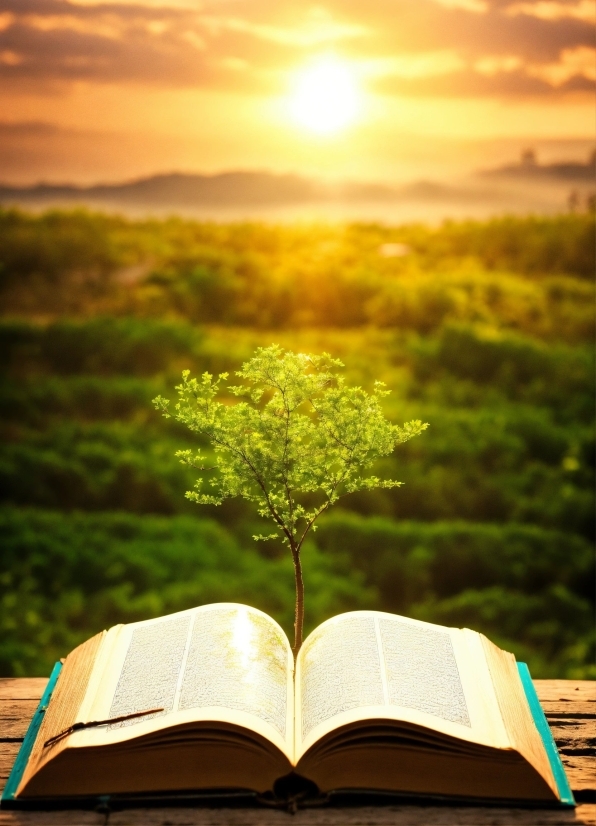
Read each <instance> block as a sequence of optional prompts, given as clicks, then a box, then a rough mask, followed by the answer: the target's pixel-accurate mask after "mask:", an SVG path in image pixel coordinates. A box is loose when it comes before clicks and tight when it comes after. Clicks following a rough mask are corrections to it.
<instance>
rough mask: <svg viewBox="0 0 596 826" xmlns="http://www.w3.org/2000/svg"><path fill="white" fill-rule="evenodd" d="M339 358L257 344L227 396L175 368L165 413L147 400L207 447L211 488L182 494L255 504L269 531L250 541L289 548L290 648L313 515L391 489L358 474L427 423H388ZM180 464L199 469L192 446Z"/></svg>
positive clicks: (297, 641)
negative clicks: (350, 383)
mask: <svg viewBox="0 0 596 826" xmlns="http://www.w3.org/2000/svg"><path fill="white" fill-rule="evenodd" d="M342 366H343V365H342V363H341V361H339V359H332V358H331V357H330V356H329V355H328V354H326V353H325V354H323V355H322V356H316V355H305V354H303V353H298V354H297V353H292V352H284V351H283V350H282V349H281V348H280V347H279V346H276V345H272V346H271V347H266V348H263V347H261V348H259V349H258V350H257V351H256V353H255V354H254V355H253V357H252V358H251V359H250V360H249V361H248V362H246V363H245V364H244V365H243V366H242V368H241V369H240V370H239V371H238V372H237V373H236V375H237V376H238V377H239V378H240V379H242V380H243V381H244V384H242V385H237V386H230V387H229V388H228V389H229V391H230V392H231V393H232V394H233V395H234V396H236V397H240V398H244V399H247V401H240V402H238V403H236V404H232V405H230V404H223V403H222V402H219V401H216V400H215V397H216V396H217V394H218V392H219V391H220V383H221V381H225V380H226V379H227V377H228V374H227V373H222V374H221V375H220V376H219V378H218V379H217V380H216V381H213V376H212V375H211V374H210V373H203V376H202V380H201V381H200V382H199V381H197V379H191V378H189V376H190V371H188V370H185V371H184V373H183V374H182V384H181V385H179V386H178V387H177V388H176V389H177V390H178V396H179V401H178V403H177V404H176V405H175V407H174V409H173V411H172V412H170V410H171V408H170V406H169V404H170V402H169V400H168V399H164V398H163V397H161V396H158V397H157V398H156V399H155V400H154V403H155V406H156V407H157V409H158V410H161V411H162V412H163V414H164V415H165V417H166V418H170V416H173V417H174V418H175V420H176V421H178V422H180V423H182V424H184V425H186V426H187V427H188V428H189V429H190V430H191V431H192V432H193V433H197V434H199V435H202V436H205V437H206V438H207V439H208V441H209V442H210V444H211V445H212V446H213V449H214V451H215V466H214V467H213V468H211V469H212V470H217V471H218V475H216V476H215V477H214V478H212V479H211V486H212V488H214V491H213V492H212V493H203V492H202V487H203V479H199V480H198V481H197V482H196V483H195V489H194V491H189V492H188V493H187V494H186V495H187V497H188V498H189V499H191V500H192V501H194V502H196V503H197V504H200V505H221V503H222V502H223V501H224V500H225V499H228V498H230V497H235V496H240V497H242V498H243V499H245V500H247V501H248V502H252V503H253V504H254V505H256V509H257V512H258V514H259V516H262V517H265V518H267V519H271V520H272V521H273V527H274V530H275V532H274V533H273V534H269V535H267V536H264V535H262V534H255V535H254V536H253V539H256V540H267V539H277V538H281V540H282V542H283V544H285V545H287V546H288V547H289V549H290V551H291V553H292V561H293V563H294V569H295V575H296V613H295V617H296V619H295V624H294V654H295V655H296V654H297V653H298V651H299V649H300V646H301V645H302V629H303V623H304V584H303V580H302V566H301V561H300V550H301V548H302V544H303V542H304V540H305V538H306V536H307V534H308V532H309V531H310V530H316V527H317V526H316V525H315V522H316V520H317V519H318V518H319V517H320V516H321V515H322V514H323V513H325V511H326V510H328V508H330V507H331V505H334V504H335V503H336V502H337V501H338V500H339V499H340V498H342V497H343V496H346V495H347V494H350V493H356V492H357V491H364V490H365V491H372V490H375V489H378V488H384V489H388V488H395V487H398V486H399V485H400V483H399V482H396V481H393V480H381V479H379V478H378V477H377V476H373V475H365V471H367V470H369V469H370V468H371V466H372V465H373V463H374V462H375V461H376V460H377V459H379V458H381V457H382V456H387V455H388V454H390V453H391V452H392V451H393V450H394V448H395V447H396V446H397V445H399V444H403V443H404V442H406V441H408V440H409V439H411V438H412V437H413V436H417V435H418V434H419V433H421V432H422V431H423V430H425V429H426V427H427V426H428V425H426V424H422V422H421V421H419V420H412V421H410V422H407V423H406V424H405V425H404V426H403V427H400V426H399V425H392V424H390V423H389V422H388V421H387V420H386V419H385V417H384V415H383V412H382V410H381V407H380V403H379V402H380V399H381V398H382V397H383V396H386V395H388V392H389V391H387V390H384V388H383V384H382V383H381V382H375V385H374V390H373V392H372V394H368V393H367V392H366V391H365V390H363V389H362V388H361V387H347V386H346V385H345V382H344V379H343V378H342V377H339V376H337V375H336V374H335V373H334V372H333V371H334V369H337V368H338V367H342ZM176 455H177V456H178V457H179V458H180V460H181V462H182V463H183V464H186V465H189V466H190V467H193V468H196V469H197V470H200V471H204V470H205V465H204V463H203V459H204V457H203V456H202V453H201V450H200V449H199V450H198V451H193V450H180V451H178V452H177V454H176Z"/></svg>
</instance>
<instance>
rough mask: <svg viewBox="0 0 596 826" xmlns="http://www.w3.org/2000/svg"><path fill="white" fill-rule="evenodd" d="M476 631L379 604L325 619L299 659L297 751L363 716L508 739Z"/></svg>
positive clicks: (486, 739)
mask: <svg viewBox="0 0 596 826" xmlns="http://www.w3.org/2000/svg"><path fill="white" fill-rule="evenodd" d="M470 634H473V632H464V631H462V630H459V629H450V628H444V627H442V626H438V625H433V624H431V623H424V622H418V621H416V620H411V619H407V618H405V617H398V616H395V615H393V614H386V613H382V612H377V611H357V612H352V613H349V614H342V615H340V616H339V617H335V618H334V619H332V620H329V621H328V622H326V623H323V625H321V626H319V628H317V629H316V630H315V631H314V632H313V633H312V634H311V635H310V636H309V637H308V638H307V640H306V641H305V643H304V645H303V647H302V649H301V651H300V655H299V658H298V664H297V675H296V735H295V737H296V754H297V757H300V756H301V754H303V753H304V752H305V751H306V750H307V749H308V748H309V747H310V746H311V745H312V744H313V743H314V742H316V741H317V740H318V739H319V738H320V737H322V736H324V735H325V734H327V733H329V732H330V731H333V730H334V729H336V728H338V727H340V726H342V725H347V724H349V723H352V722H356V721H358V720H363V719H387V720H396V721H404V722H406V723H414V724H416V725H423V726H425V727H427V728H430V729H433V730H436V731H439V732H443V733H445V734H448V735H453V736H455V737H457V738H459V739H463V740H468V741H472V742H477V743H481V744H485V745H495V746H497V747H503V746H507V745H508V743H509V741H508V738H507V734H506V732H505V729H504V726H503V723H502V718H501V714H500V710H499V706H498V703H497V700H496V696H495V692H494V688H493V686H492V682H491V679H490V674H489V671H488V667H487V664H486V659H485V656H484V653H483V651H482V646H481V645H480V644H479V643H478V645H476V644H475V642H474V638H470V636H469V635H470ZM478 636H479V635H475V637H478Z"/></svg>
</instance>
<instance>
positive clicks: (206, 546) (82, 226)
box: [0, 211, 596, 677]
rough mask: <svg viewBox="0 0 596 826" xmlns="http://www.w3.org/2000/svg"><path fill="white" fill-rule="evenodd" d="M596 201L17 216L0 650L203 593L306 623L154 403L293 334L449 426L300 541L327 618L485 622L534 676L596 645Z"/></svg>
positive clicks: (171, 606)
mask: <svg viewBox="0 0 596 826" xmlns="http://www.w3.org/2000/svg"><path fill="white" fill-rule="evenodd" d="M593 249H594V244H593V217H592V216H586V215H566V216H560V217H557V218H551V219H546V218H544V219H542V218H541V219H538V218H536V219H533V218H528V219H513V218H504V219H499V220H494V221H490V222H485V223H474V222H465V223H447V224H445V225H443V226H442V227H440V228H437V229H428V228H425V227H423V226H405V227H384V226H379V225H369V224H367V225H362V224H360V225H345V226H294V227H275V226H268V225H259V224H229V225H218V224H205V223H202V224H201V223H196V222H190V221H182V220H180V219H171V220H167V221H161V222H158V221H145V222H141V221H138V222H132V221H126V220H124V219H121V218H117V217H109V216H102V215H93V214H89V213H85V212H48V213H45V214H41V215H32V214H26V213H21V212H16V211H6V212H0V296H1V307H2V317H1V318H0V352H1V356H2V358H1V359H0V362H1V364H2V375H1V376H0V415H1V419H2V424H1V427H2V434H3V450H2V456H1V458H0V488H1V490H2V500H3V506H2V508H1V509H0V542H1V547H2V554H1V570H0V583H1V588H0V594H1V597H0V599H1V602H0V673H2V674H15V675H27V674H41V675H43V674H45V673H47V672H48V670H49V669H50V667H51V664H52V663H53V661H54V660H55V659H56V658H57V657H60V656H64V655H65V654H66V653H67V652H68V651H69V650H70V649H71V648H72V647H73V646H74V645H76V644H77V643H78V642H80V641H82V640H84V639H86V638H87V637H88V636H90V635H91V634H93V633H95V632H97V631H98V630H101V629H102V628H104V627H106V626H109V625H111V624H114V623H116V622H121V621H123V622H127V621H133V620H136V619H141V618H145V617H149V616H158V615H160V614H163V613H166V612H169V611H175V610H181V609H183V608H187V607H191V606H194V605H197V604H200V603H204V602H213V601H218V600H234V601H236V600H238V601H245V602H248V603H250V604H254V605H257V606H258V607H260V608H263V609H264V610H266V611H268V612H269V613H271V614H272V616H275V617H276V618H277V619H278V620H279V621H280V622H281V623H282V625H284V627H285V628H286V630H287V631H288V632H290V631H291V626H292V613H293V581H292V569H291V562H290V560H289V558H287V557H286V554H285V553H284V552H283V550H282V549H280V548H276V547H275V546H274V545H272V544H271V543H268V544H265V545H257V544H256V543H254V542H253V541H252V539H251V536H252V534H253V533H255V532H261V531H262V530H263V524H258V521H257V518H256V517H255V516H254V515H253V514H252V513H251V512H250V511H249V510H247V509H246V507H245V506H244V505H243V504H242V503H241V502H231V503H227V504H226V505H225V506H222V507H221V508H206V507H201V508H200V507H198V506H196V505H193V504H191V503H189V502H188V501H187V500H185V498H184V492H185V491H186V490H187V489H188V488H189V487H191V486H192V482H193V477H192V474H189V472H188V470H187V469H186V468H184V467H183V466H182V465H180V464H179V462H178V461H177V460H176V459H175V457H174V452H175V450H177V449H179V448H184V447H187V446H189V445H190V444H191V441H190V434H189V433H188V432H186V431H183V430H181V429H179V428H178V427H177V426H176V425H174V424H172V423H171V422H167V421H165V420H163V419H162V418H161V417H160V416H159V415H158V414H157V413H156V412H155V411H154V410H153V408H152V405H151V399H152V398H153V397H154V396H156V395H157V394H158V393H162V394H163V395H165V396H166V397H169V398H171V397H172V394H173V387H174V385H175V384H176V383H177V382H178V379H179V376H180V371H181V370H182V369H184V368H189V369H191V371H193V372H194V373H198V372H202V371H204V370H208V371H209V372H214V373H217V372H220V371H224V370H229V371H233V370H234V369H237V368H238V367H239V366H240V364H241V363H242V361H243V360H245V359H246V358H248V357H249V356H250V354H251V353H252V352H253V350H254V348H255V347H257V346H261V345H268V344H271V343H273V342H275V343H279V344H281V345H282V346H285V347H288V348H291V349H296V350H300V351H308V352H321V351H323V350H327V351H329V352H330V353H331V354H332V355H334V356H336V357H339V358H341V359H342V361H344V363H345V365H346V367H345V374H346V377H347V379H348V380H349V381H352V382H355V383H358V384H361V385H362V386H364V387H367V388H370V387H371V386H372V383H373V381H374V380H375V379H381V380H382V381H384V382H386V384H387V386H388V387H389V388H391V390H392V394H391V396H389V398H388V399H387V400H386V412H387V414H388V415H389V416H390V418H391V419H392V420H394V421H396V422H399V423H401V422H403V421H406V420H408V419H411V418H420V419H423V420H424V421H428V422H429V423H430V428H429V429H428V431H426V432H425V433H424V434H423V435H422V436H420V437H419V438H417V439H415V440H413V441H412V442H411V443H408V444H407V445H404V446H402V447H401V448H398V450H397V451H396V452H395V454H394V455H393V456H392V457H391V458H390V459H387V460H385V461H384V462H383V463H381V465H380V466H379V468H378V472H379V474H380V475H386V476H391V477H393V478H397V479H400V480H402V481H403V482H405V485H404V487H403V488H400V489H398V490H394V491H377V492H374V493H368V494H358V495H353V496H352V497H348V498H347V499H346V500H344V501H345V504H344V506H343V507H342V509H341V510H336V511H335V512H332V513H330V514H329V515H328V516H326V517H324V519H323V520H322V521H321V527H320V529H319V531H318V532H317V533H316V534H315V535H314V536H313V538H312V540H311V541H310V543H309V544H308V546H307V547H306V548H305V552H304V553H305V577H306V588H307V595H306V620H307V629H310V628H313V627H314V626H315V625H316V624H318V623H319V622H320V621H322V620H323V619H325V618H327V617H328V616H331V615H333V614H335V613H338V612H340V611H342V610H350V609H355V608H362V607H366V608H375V607H376V608H379V609H382V610H387V611H394V612H397V613H403V614H407V615H409V616H414V617H418V618H421V619H425V620H430V621H436V622H439V623H444V624H453V625H468V626H469V627H472V628H475V629H477V630H480V631H483V632H485V633H486V634H488V635H489V636H490V637H491V639H493V640H494V641H495V642H497V643H498V644H499V645H502V646H504V647H507V648H509V649H510V650H512V651H514V652H515V654H516V655H517V657H518V658H519V659H523V660H525V661H527V662H528V663H529V665H530V668H531V670H532V672H533V674H534V675H535V676H543V677H545V676H551V677H556V676H560V677H565V676H567V677H586V676H596V670H595V669H594V666H593V662H594V632H593V625H594V623H593V618H594V594H593V581H594V571H593V569H594V549H593V542H594V520H593V515H594V494H593V491H594V348H593V335H594V293H593V285H592V277H593V272H594V260H593Z"/></svg>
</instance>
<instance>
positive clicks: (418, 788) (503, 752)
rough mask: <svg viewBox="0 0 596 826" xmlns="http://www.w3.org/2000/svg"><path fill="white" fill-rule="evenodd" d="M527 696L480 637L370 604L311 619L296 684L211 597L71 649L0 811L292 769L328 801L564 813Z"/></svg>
mask: <svg viewBox="0 0 596 826" xmlns="http://www.w3.org/2000/svg"><path fill="white" fill-rule="evenodd" d="M520 668H521V667H520ZM57 673H58V669H56V674H57ZM56 674H55V675H54V677H55V676H56ZM520 674H521V677H520ZM524 682H525V683H526V689H524ZM52 691H53V693H52V694H51V700H50V702H49V705H48V697H49V696H50V693H51V692H52ZM532 691H533V688H532V684H531V680H530V679H529V674H528V673H527V669H526V670H525V672H524V671H523V669H521V670H520V669H518V666H517V664H516V662H515V659H514V657H513V655H512V654H509V653H507V652H506V651H502V650H501V649H499V648H497V647H496V646H495V645H493V644H492V643H491V642H489V641H488V640H487V639H486V638H485V637H483V636H482V635H481V634H478V633H476V632H474V631H470V630H468V629H455V628H444V627H441V626H438V625H431V624H429V623H424V622H418V621H415V620H411V619H406V618H405V617H399V616H395V615H393V614H386V613H381V612H376V611H356V612H352V613H347V614H341V615H340V616H337V617H335V618H333V619H331V620H328V621H327V622H325V623H323V624H322V625H321V626H319V627H318V628H317V629H316V630H315V631H313V633H312V634H311V635H310V636H309V637H308V638H307V639H306V641H305V642H304V645H303V646H302V649H301V650H300V653H299V656H298V659H297V662H296V670H295V674H294V661H293V657H292V651H291V648H290V644H289V642H288V640H287V637H286V635H285V634H284V632H283V630H282V629H281V628H280V626H279V625H278V624H277V623H276V622H274V621H273V620H272V619H271V618H270V617H268V616H267V615H266V614H263V613H262V612H261V611H258V610H255V609H253V608H249V607H247V606H244V605H237V604H232V603H219V604H215V605H207V606H203V607H201V608H196V609H193V610H189V611H182V612H180V613H177V614H172V615H171V616H167V617H162V618H160V619H154V620H149V621H147V622H137V623H133V624H130V625H118V626H115V627H114V628H111V629H110V630H109V631H104V632H103V633H101V634H98V635H97V636H95V637H93V638H92V639H90V640H88V641H87V642H86V643H84V644H83V645H81V646H79V647H78V648H76V649H75V650H74V651H73V652H72V653H71V654H70V655H69V656H68V657H67V658H66V660H65V662H64V664H63V666H62V668H61V670H60V673H59V675H58V677H57V681H56V684H55V687H52V686H50V687H49V688H48V692H47V695H46V697H45V698H44V699H43V700H42V704H41V706H40V712H39V713H38V715H36V717H35V718H34V721H33V723H32V728H31V730H30V731H29V733H28V736H27V737H28V739H26V742H25V743H24V744H23V748H22V749H21V753H20V754H19V757H18V758H17V762H16V764H15V767H14V769H13V773H12V775H11V778H10V780H9V783H8V785H7V788H6V790H5V794H4V797H3V803H4V804H5V805H6V804H7V803H8V804H9V805H10V803H11V802H12V803H13V804H15V805H16V804H17V803H18V802H19V801H21V802H23V803H25V802H27V801H29V802H35V801H41V800H45V801H47V800H48V799H50V800H51V799H62V798H72V797H80V796H99V795H135V794H136V795H139V794H151V793H160V794H166V795H167V794H177V793H184V792H190V791H193V792H197V791H202V792H204V793H207V792H208V791H211V792H212V793H213V792H217V793H223V792H227V793H232V792H233V791H234V790H249V791H252V792H254V793H259V794H260V795H261V796H263V795H267V793H269V794H270V796H271V795H272V793H273V790H274V789H275V788H276V782H277V788H279V782H280V778H288V777H289V778H294V780H296V781H297V782H298V781H300V779H302V783H303V785H302V787H301V788H309V789H311V790H314V792H317V793H318V794H319V795H321V796H324V795H325V794H326V793H327V794H329V793H332V794H333V793H334V794H341V793H345V792H349V791H352V792H354V791H355V790H359V791H362V792H367V793H373V792H378V793H387V792H391V793H399V794H403V795H414V796H418V797H419V796H424V795H434V796H447V797H450V796H451V797H454V798H466V799H471V800H497V801H498V800H500V801H526V802H536V803H542V804H548V803H551V804H556V803H559V804H561V803H562V804H570V805H573V797H572V795H571V792H570V791H569V786H568V785H567V782H566V779H565V775H564V772H563V770H562V765H561V763H560V760H559V758H558V755H557V753H556V748H555V747H554V743H553V742H552V738H551V739H549V732H548V726H547V725H546V721H545V720H544V716H543V715H542V712H541V710H540V706H539V704H538V703H537V699H536V697H535V694H532ZM44 703H45V705H44ZM45 706H47V711H45ZM532 706H533V707H532ZM44 711H45V713H44ZM545 727H546V729H545ZM304 784H306V786H305V785H304ZM290 786H291V783H290ZM298 786H300V783H298Z"/></svg>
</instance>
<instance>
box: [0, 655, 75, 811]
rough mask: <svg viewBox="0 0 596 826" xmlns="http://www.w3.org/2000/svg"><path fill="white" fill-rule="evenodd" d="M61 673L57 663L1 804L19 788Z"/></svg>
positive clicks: (13, 795)
mask: <svg viewBox="0 0 596 826" xmlns="http://www.w3.org/2000/svg"><path fill="white" fill-rule="evenodd" d="M61 671H62V663H59V662H58V663H56V665H55V666H54V668H53V670H52V673H51V674H50V679H49V680H48V684H47V685H46V688H45V691H44V693H43V694H42V697H41V700H40V701H39V705H38V706H37V711H36V712H35V714H34V715H33V719H32V720H31V723H30V724H29V728H28V729H27V734H26V735H25V739H24V740H23V744H22V746H21V748H20V749H19V753H18V754H17V759H16V760H15V761H14V766H13V767H12V771H11V772H10V775H9V777H8V781H7V783H6V786H5V787H4V791H3V793H2V803H5V802H8V801H9V800H11V801H12V800H14V799H15V795H16V793H17V789H18V788H19V783H20V782H21V778H22V776H23V772H24V771H25V767H26V766H27V762H28V760H29V756H30V754H31V750H32V748H33V744H34V743H35V740H36V738H37V732H38V731H39V727H40V726H41V723H42V720H43V717H44V714H45V713H46V710H47V707H48V705H49V702H50V699H51V697H52V694H53V692H54V688H55V687H56V683H57V682H58V677H59V676H60V672H61Z"/></svg>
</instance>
